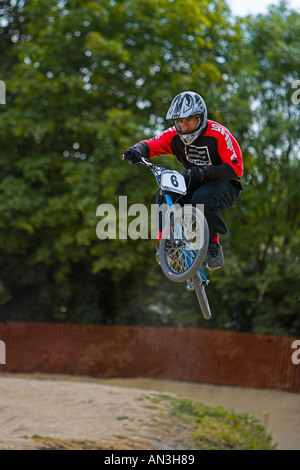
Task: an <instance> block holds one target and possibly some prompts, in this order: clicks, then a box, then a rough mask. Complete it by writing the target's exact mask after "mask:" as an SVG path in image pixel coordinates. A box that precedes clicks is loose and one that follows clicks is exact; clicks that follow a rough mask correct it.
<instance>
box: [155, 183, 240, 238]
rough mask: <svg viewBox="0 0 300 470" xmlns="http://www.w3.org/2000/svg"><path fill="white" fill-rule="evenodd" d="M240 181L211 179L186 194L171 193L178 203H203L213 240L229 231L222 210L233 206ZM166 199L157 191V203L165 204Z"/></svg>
mask: <svg viewBox="0 0 300 470" xmlns="http://www.w3.org/2000/svg"><path fill="white" fill-rule="evenodd" d="M240 191H241V190H240V187H239V184H238V183H235V182H232V181H210V182H209V183H205V184H203V185H201V186H198V187H195V186H194V187H192V188H189V189H188V192H187V194H186V195H185V196H180V195H179V194H178V195H177V194H175V193H169V194H170V195H171V196H172V200H173V202H174V203H176V204H180V205H181V206H183V205H184V204H192V205H196V204H203V205H204V215H205V217H206V220H207V223H208V227H209V240H210V241H212V240H213V239H214V238H215V236H216V235H217V233H220V234H222V235H225V233H227V232H228V228H227V225H226V224H225V222H224V220H223V219H222V212H224V211H226V210H227V209H229V208H230V207H232V206H233V204H234V203H235V201H236V200H237V198H238V197H239V194H240ZM163 203H165V200H164V198H163V196H162V195H161V194H160V191H158V193H157V197H156V204H159V205H161V204H163ZM159 215H160V217H159V231H161V230H162V216H163V215H162V214H161V213H159Z"/></svg>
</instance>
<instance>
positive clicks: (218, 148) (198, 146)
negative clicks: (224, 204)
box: [134, 120, 243, 187]
mask: <svg viewBox="0 0 300 470" xmlns="http://www.w3.org/2000/svg"><path fill="white" fill-rule="evenodd" d="M134 148H136V149H137V150H139V151H140V152H141V153H142V155H143V156H144V157H146V158H153V157H157V156H158V155H165V154H168V155H170V154H173V155H175V156H176V158H177V159H178V160H179V162H180V163H182V165H183V166H184V167H185V168H192V167H193V166H197V165H201V166H203V168H205V172H206V176H207V178H208V179H209V180H222V181H231V180H235V181H238V182H239V178H240V177H241V176H242V174H243V159H242V152H241V149H240V147H239V144H238V143H237V141H236V139H235V138H234V136H233V135H232V134H231V133H230V132H229V130H228V129H226V127H224V126H222V125H221V124H219V123H217V122H215V121H210V120H209V121H208V123H207V127H206V129H205V131H204V132H203V133H202V134H201V135H200V136H198V137H197V138H196V139H195V140H194V141H193V142H192V144H190V145H185V144H184V143H183V142H182V140H181V138H180V136H179V134H178V132H177V130H176V129H175V127H170V128H169V129H167V130H165V131H164V132H162V133H161V134H160V135H158V136H157V137H154V138H152V139H149V140H143V141H141V142H138V143H137V144H135V145H134ZM239 186H240V187H241V184H240V183H239Z"/></svg>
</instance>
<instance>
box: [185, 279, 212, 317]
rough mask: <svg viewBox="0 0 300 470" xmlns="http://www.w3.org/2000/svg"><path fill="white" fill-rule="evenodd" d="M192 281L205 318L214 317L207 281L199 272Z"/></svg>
mask: <svg viewBox="0 0 300 470" xmlns="http://www.w3.org/2000/svg"><path fill="white" fill-rule="evenodd" d="M190 282H191V284H192V288H194V291H195V293H196V296H197V299H198V302H199V306H200V308H201V312H202V315H203V317H204V318H205V320H209V319H210V318H211V317H212V314H211V311H210V306H209V302H208V299H207V295H206V292H205V282H204V281H203V279H202V278H201V276H200V274H199V272H197V274H195V275H194V276H193V277H192V278H191V281H190Z"/></svg>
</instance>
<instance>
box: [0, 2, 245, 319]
mask: <svg viewBox="0 0 300 470" xmlns="http://www.w3.org/2000/svg"><path fill="white" fill-rule="evenodd" d="M8 8H9V7H8ZM149 11H151V21H150V20H149ZM13 13H14V12H11V14H13ZM17 13H18V15H21V16H22V25H23V26H22V27H23V28H24V31H25V33H24V34H21V35H18V36H17V37H16V42H15V43H14V44H13V46H12V50H13V52H12V56H11V57H12V58H13V61H12V62H13V63H11V64H10V66H9V80H8V91H9V94H10V95H11V97H12V99H11V101H10V103H9V105H8V106H6V107H3V109H1V114H0V121H1V122H0V128H1V129H0V138H1V142H2V143H3V144H2V146H1V154H0V164H1V191H0V211H1V215H2V217H1V220H0V229H1V235H0V250H1V290H0V296H1V298H0V302H1V306H2V307H1V310H2V318H4V319H9V318H10V319H14V318H21V317H22V318H26V319H29V318H30V319H41V318H44V319H47V320H55V319H61V320H65V321H81V322H82V321H97V322H113V321H114V319H115V318H116V315H117V313H116V312H119V313H120V312H121V309H122V308H123V301H122V299H123V294H122V293H123V292H124V293H125V294H126V293H127V290H128V289H129V288H130V286H134V285H135V283H136V282H137V280H138V279H141V278H142V277H143V274H144V271H145V269H147V267H148V266H150V265H152V263H153V254H152V252H153V249H154V246H155V245H154V242H151V243H147V244H146V243H137V242H136V241H132V240H129V241H122V240H121V241H120V240H111V241H104V242H100V241H99V240H98V239H97V237H96V231H95V228H96V224H97V218H96V209H97V206H98V205H99V204H101V203H110V204H114V205H115V206H117V204H118V197H119V195H120V194H128V196H129V201H128V203H129V204H132V203H136V202H143V203H146V204H150V203H151V202H154V197H155V190H153V181H152V178H151V175H148V174H146V172H145V173H144V175H143V176H140V174H138V171H137V169H135V168H132V167H131V168H130V167H129V165H125V164H124V163H122V162H121V161H120V159H119V155H120V154H121V153H122V152H123V151H124V150H125V149H126V148H127V147H128V146H129V145H130V144H132V143H134V142H136V141H137V140H140V139H142V138H145V137H146V136H149V135H152V134H153V133H154V132H155V131H157V130H159V129H161V128H162V126H163V124H164V118H163V116H164V114H165V111H166V107H167V104H168V103H169V101H170V100H171V98H172V96H173V95H174V94H175V93H177V92H178V91H179V90H181V89H182V87H183V88H199V87H200V86H201V88H202V89H203V90H204V91H205V90H207V91H208V90H211V93H210V94H209V96H210V97H211V98H209V99H211V101H213V99H214V96H215V95H216V94H217V93H218V90H216V87H215V85H214V80H215V79H216V78H217V77H221V73H222V72H221V70H220V68H222V66H220V64H219V63H218V60H217V59H218V58H219V57H221V56H222V55H223V52H224V53H225V51H226V50H228V49H229V46H228V43H229V41H230V42H234V41H238V40H239V38H238V30H236V31H235V28H234V27H232V25H231V23H230V19H229V10H228V8H227V7H226V5H225V4H224V3H223V2H208V1H203V2H202V4H201V5H200V4H199V3H198V2H197V1H194V0H190V1H176V2H169V1H167V0H155V1H153V0H151V1H150V0H143V1H141V2H138V3H136V2H133V1H130V0H126V1H120V2H112V1H102V2H101V3H100V2H96V1H91V2H86V1H83V0H81V1H77V2H67V1H59V2H55V3H49V2H47V1H45V0H41V1H35V0H31V1H27V2H26V3H25V5H24V4H21V3H19V5H18V9H17ZM178 18H181V24H180V30H178ZM13 21H15V20H14V19H13V20H12V22H13ZM10 24H11V22H10ZM7 28H10V26H9V25H7V27H6V28H5V27H4V28H3V31H2V36H1V37H2V38H4V37H6V36H7V34H8V33H7V31H8V30H7ZM174 31H176V35H175V34H174ZM233 33H234V34H233ZM138 178H139V179H140V178H142V179H143V184H141V183H140V182H139V180H138Z"/></svg>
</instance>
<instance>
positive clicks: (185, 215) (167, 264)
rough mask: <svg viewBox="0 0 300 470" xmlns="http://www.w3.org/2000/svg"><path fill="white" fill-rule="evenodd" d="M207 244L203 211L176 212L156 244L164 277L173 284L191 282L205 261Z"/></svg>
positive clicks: (186, 207)
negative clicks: (189, 280) (157, 244)
mask: <svg viewBox="0 0 300 470" xmlns="http://www.w3.org/2000/svg"><path fill="white" fill-rule="evenodd" d="M171 232H172V233H171ZM171 240H173V243H172V242H171ZM208 241H209V229H208V225H207V221H206V219H205V217H204V214H203V212H201V211H200V210H199V209H197V208H196V207H194V206H184V207H182V208H180V209H178V210H177V211H176V212H175V213H174V216H173V218H172V223H170V224H169V225H166V226H165V228H164V230H163V233H162V238H161V241H160V244H159V258H160V265H161V269H162V270H163V272H164V274H165V275H166V277H167V278H168V279H170V280H171V281H174V282H183V281H187V280H188V279H190V278H191V277H192V276H193V275H194V274H195V273H196V272H197V271H198V269H199V267H200V266H201V265H202V264H203V262H204V259H205V256H206V253H207V248H208Z"/></svg>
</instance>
